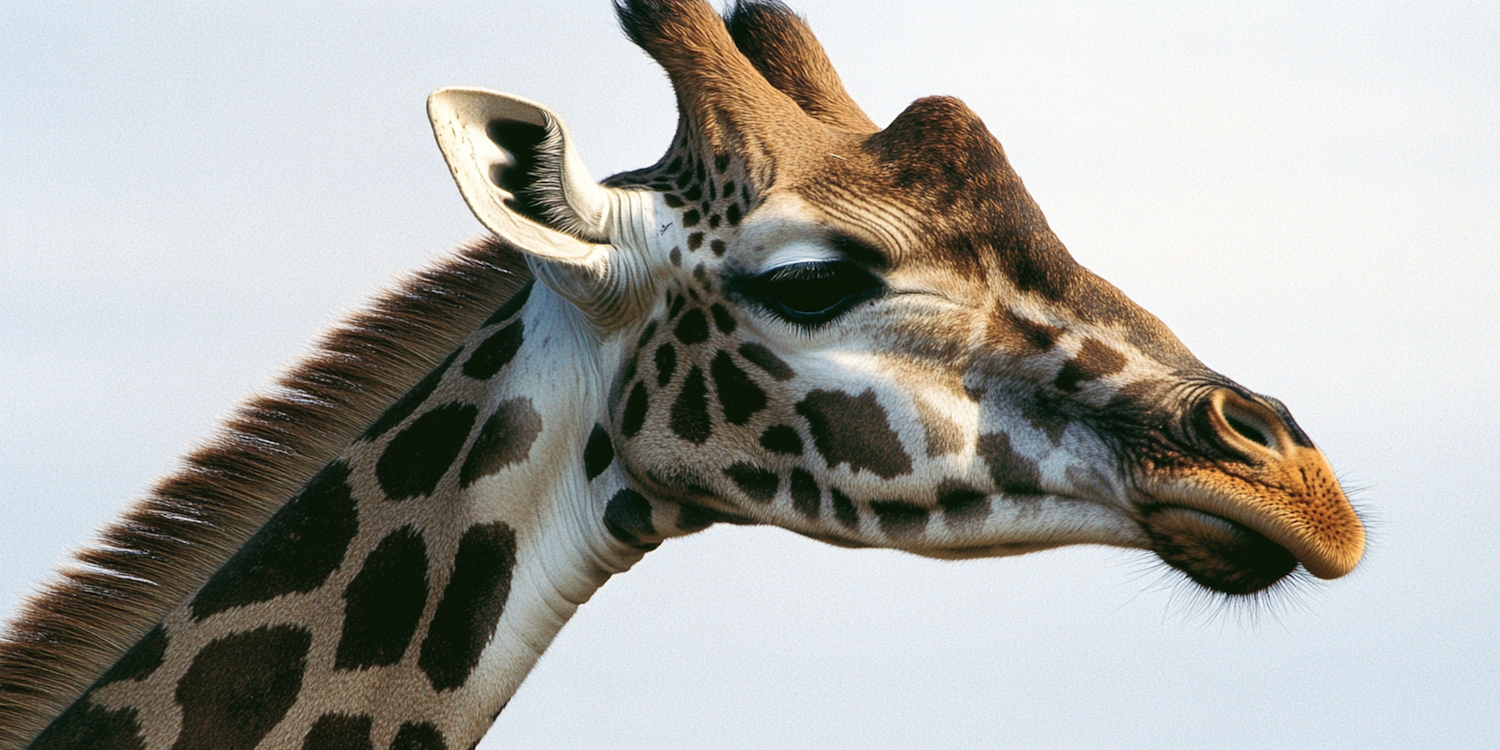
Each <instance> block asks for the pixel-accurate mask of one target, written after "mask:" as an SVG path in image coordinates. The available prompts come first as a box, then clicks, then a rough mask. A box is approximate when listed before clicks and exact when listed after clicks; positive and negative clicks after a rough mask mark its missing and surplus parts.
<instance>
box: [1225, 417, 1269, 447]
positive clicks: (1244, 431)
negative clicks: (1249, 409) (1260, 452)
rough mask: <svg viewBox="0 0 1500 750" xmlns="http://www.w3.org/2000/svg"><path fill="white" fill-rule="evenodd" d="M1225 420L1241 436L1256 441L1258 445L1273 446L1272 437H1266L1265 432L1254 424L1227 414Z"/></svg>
mask: <svg viewBox="0 0 1500 750" xmlns="http://www.w3.org/2000/svg"><path fill="white" fill-rule="evenodd" d="M1225 421H1227V422H1229V426H1230V428H1232V429H1233V430H1234V431H1235V432H1238V433H1239V434H1240V437H1243V438H1245V439H1246V440H1249V441H1250V442H1252V443H1255V444H1256V445H1261V446H1265V447H1267V448H1269V447H1271V439H1270V438H1268V437H1266V436H1265V433H1263V432H1261V431H1260V430H1258V429H1256V428H1255V427H1254V426H1253V425H1251V424H1249V423H1247V422H1245V421H1244V420H1241V419H1236V418H1234V417H1232V416H1227V415H1226V417H1225Z"/></svg>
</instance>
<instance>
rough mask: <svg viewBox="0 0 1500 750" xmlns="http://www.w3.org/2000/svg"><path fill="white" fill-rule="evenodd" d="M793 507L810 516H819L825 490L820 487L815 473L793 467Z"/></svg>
mask: <svg viewBox="0 0 1500 750" xmlns="http://www.w3.org/2000/svg"><path fill="white" fill-rule="evenodd" d="M791 491H792V507H793V508H796V509H797V510H798V511H799V512H800V513H802V515H804V516H807V517H808V518H817V517H818V513H819V512H820V511H821V510H822V509H823V491H822V490H820V489H818V482H817V480H815V479H813V475H812V474H809V473H807V472H806V471H803V470H802V469H792V476H791Z"/></svg>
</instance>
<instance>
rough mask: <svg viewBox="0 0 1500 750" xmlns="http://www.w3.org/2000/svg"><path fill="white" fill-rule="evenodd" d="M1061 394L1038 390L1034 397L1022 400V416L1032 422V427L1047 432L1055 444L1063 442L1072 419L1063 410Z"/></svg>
mask: <svg viewBox="0 0 1500 750" xmlns="http://www.w3.org/2000/svg"><path fill="white" fill-rule="evenodd" d="M1060 399H1061V397H1060V396H1057V395H1052V394H1048V393H1044V392H1037V393H1036V394H1035V396H1034V397H1033V398H1030V399H1025V400H1023V401H1022V402H1021V404H1020V407H1021V416H1022V417H1023V418H1025V419H1026V421H1027V422H1029V423H1031V426H1032V427H1035V428H1037V429H1038V430H1041V431H1042V432H1043V433H1046V435H1047V439H1048V440H1051V441H1052V444H1053V445H1058V444H1060V443H1061V442H1062V436H1063V433H1064V432H1066V431H1067V429H1068V424H1069V423H1071V422H1072V419H1071V418H1070V417H1069V416H1068V414H1067V412H1066V411H1064V410H1063V408H1062V406H1061V404H1059V403H1058V401H1059V400H1060Z"/></svg>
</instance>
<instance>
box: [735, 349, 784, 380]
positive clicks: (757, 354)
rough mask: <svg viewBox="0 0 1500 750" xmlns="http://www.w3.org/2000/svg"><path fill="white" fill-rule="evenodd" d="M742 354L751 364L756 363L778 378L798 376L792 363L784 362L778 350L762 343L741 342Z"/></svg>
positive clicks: (768, 373)
mask: <svg viewBox="0 0 1500 750" xmlns="http://www.w3.org/2000/svg"><path fill="white" fill-rule="evenodd" d="M740 356H741V357H744V358H745V361H747V362H749V363H750V364H752V365H755V366H756V367H759V368H760V369H762V370H765V372H766V374H767V375H770V376H771V377H773V378H776V379H777V380H780V381H787V380H791V379H792V378H794V377H797V373H796V372H795V371H793V370H792V368H791V366H790V365H788V364H787V363H786V362H783V361H782V360H781V357H778V356H776V352H773V351H771V350H770V349H767V348H766V347H764V346H761V345H760V344H756V343H753V342H752V343H747V344H741V345H740Z"/></svg>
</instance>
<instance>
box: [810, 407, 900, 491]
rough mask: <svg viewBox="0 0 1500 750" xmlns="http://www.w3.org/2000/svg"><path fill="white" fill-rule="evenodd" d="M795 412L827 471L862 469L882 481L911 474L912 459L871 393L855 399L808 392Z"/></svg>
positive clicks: (882, 408)
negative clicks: (841, 466) (804, 422)
mask: <svg viewBox="0 0 1500 750" xmlns="http://www.w3.org/2000/svg"><path fill="white" fill-rule="evenodd" d="M796 409H797V413H798V414H801V415H802V416H803V418H805V419H806V420H807V424H808V428H809V432H811V433H812V438H813V445H814V446H816V447H817V449H818V453H821V454H822V455H823V459H824V460H825V461H826V462H827V463H828V468H830V469H831V468H834V467H836V466H838V465H839V464H842V463H848V464H849V470H850V471H852V472H858V471H860V470H861V469H863V470H865V471H869V472H871V473H873V474H875V475H876V476H878V477H880V478H881V479H890V478H892V477H897V476H901V475H903V474H910V473H911V457H910V456H908V455H907V454H906V449H905V448H903V447H902V445H901V436H900V435H897V434H896V431H895V430H894V429H892V428H891V423H890V421H889V420H888V419H887V417H886V413H885V408H884V407H882V406H881V405H880V401H879V400H878V399H876V398H875V391H874V389H867V390H866V391H865V392H864V393H861V394H860V395H858V396H850V395H849V394H847V393H844V392H842V391H825V390H815V391H811V392H809V393H808V394H807V397H806V398H804V399H802V401H800V402H798V404H797V407H796Z"/></svg>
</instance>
